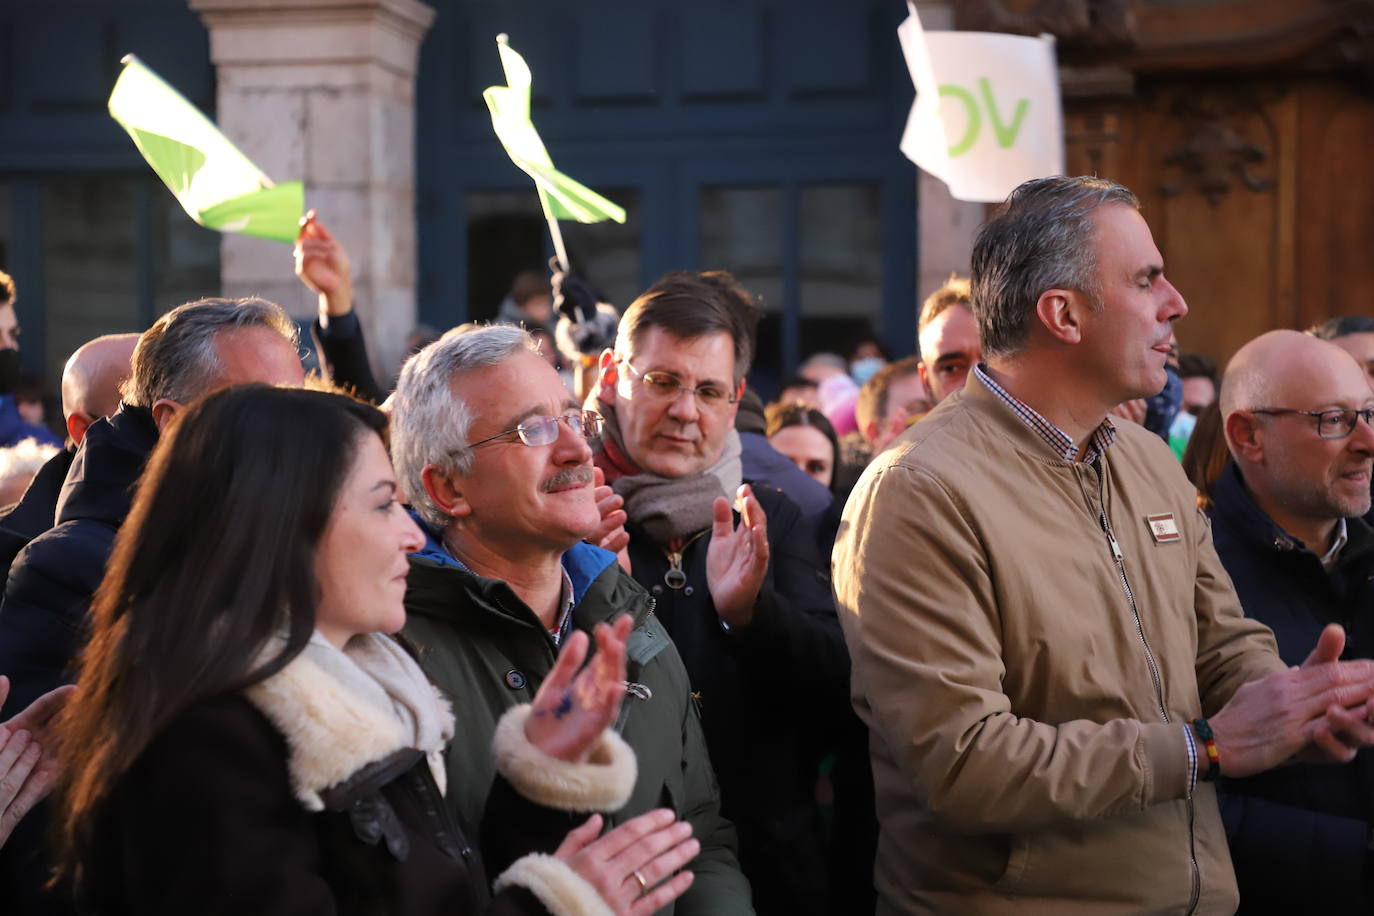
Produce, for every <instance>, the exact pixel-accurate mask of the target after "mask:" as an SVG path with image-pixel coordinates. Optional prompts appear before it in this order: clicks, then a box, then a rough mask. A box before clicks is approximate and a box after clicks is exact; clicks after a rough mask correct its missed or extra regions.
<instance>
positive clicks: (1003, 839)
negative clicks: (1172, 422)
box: [834, 178, 1374, 914]
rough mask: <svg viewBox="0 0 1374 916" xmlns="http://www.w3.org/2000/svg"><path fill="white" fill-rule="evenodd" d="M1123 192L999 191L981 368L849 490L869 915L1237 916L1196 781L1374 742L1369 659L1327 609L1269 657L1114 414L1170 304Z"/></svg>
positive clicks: (843, 535) (1266, 638) (1153, 359)
mask: <svg viewBox="0 0 1374 916" xmlns="http://www.w3.org/2000/svg"><path fill="white" fill-rule="evenodd" d="M1137 208H1138V203H1137V201H1136V198H1135V196H1134V195H1133V194H1132V193H1131V192H1130V191H1129V190H1127V189H1126V188H1124V187H1121V186H1120V185H1117V184H1114V183H1112V182H1110V181H1105V180H1102V179H1097V178H1048V179H1040V180H1036V181H1032V182H1028V183H1026V184H1024V185H1022V186H1021V187H1020V188H1018V189H1017V190H1016V191H1014V192H1013V193H1012V195H1011V197H1010V198H1009V199H1008V201H1007V203H1006V204H1005V205H1004V207H1003V208H1002V209H1001V210H1000V211H999V213H998V214H997V215H996V216H995V217H994V218H993V219H992V220H991V221H990V222H989V223H988V225H987V226H985V227H984V229H983V230H982V231H981V233H980V234H979V237H978V240H977V243H976V245H975V248H974V254H973V300H974V312H975V315H976V317H977V319H978V325H979V331H980V336H981V338H982V348H983V353H984V354H985V356H986V360H987V361H986V363H984V364H981V365H980V366H979V367H978V368H977V369H976V370H975V371H974V373H973V374H972V375H971V376H970V379H969V381H968V384H967V385H966V386H965V387H964V389H963V391H962V392H960V393H958V394H956V395H953V396H951V397H950V398H948V399H946V400H945V401H943V402H942V403H941V404H940V406H939V407H938V408H937V409H936V410H935V411H934V412H932V413H931V414H930V415H929V416H928V417H927V418H926V419H925V420H923V421H922V422H921V423H919V424H917V425H916V426H914V427H913V428H912V429H911V430H909V431H907V432H906V433H905V434H904V435H903V437H902V438H901V439H899V440H898V441H897V442H896V443H895V444H894V445H893V446H892V447H891V448H889V449H888V451H887V452H885V453H884V454H883V455H882V456H881V457H880V458H879V459H878V460H877V461H875V462H874V463H873V465H872V466H870V467H869V469H868V470H867V471H866V472H865V475H864V477H863V478H862V480H861V481H860V482H859V485H858V487H857V488H856V489H855V491H854V495H853V497H852V498H851V499H850V501H849V504H848V507H847V509H846V511H845V514H844V521H843V523H842V525H841V529H840V536H839V539H838V541H837V543H836V546H835V557H834V571H835V578H834V583H835V586H834V587H835V594H836V598H837V602H838V606H839V610H840V618H841V621H842V622H843V625H844V627H845V635H846V637H847V640H848V645H849V651H850V654H851V656H852V659H853V696H854V702H855V705H856V707H857V708H858V710H859V712H860V715H861V716H863V718H864V719H865V721H866V722H867V723H868V725H869V728H870V729H871V731H872V742H871V746H872V749H873V770H874V779H875V783H876V787H877V808H878V811H879V812H880V820H881V827H882V832H881V836H880V839H879V849H878V860H877V864H876V875H875V879H876V883H877V888H878V892H879V897H880V902H879V907H878V910H879V912H880V913H884V914H887V913H927V912H934V913H966V912H976V913H980V914H981V913H993V914H997V913H1008V914H1011V913H1015V914H1026V913H1054V914H1074V913H1085V914H1086V913H1091V914H1101V913H1142V912H1151V913H1194V912H1197V913H1230V912H1232V911H1234V910H1235V908H1236V905H1237V894H1236V884H1235V878H1234V875H1233V874H1232V871H1231V863H1230V860H1229V858H1228V855H1227V850H1226V838H1225V834H1224V832H1223V830H1222V826H1221V821H1220V818H1219V816H1218V813H1217V803H1216V793H1215V791H1214V788H1213V785H1212V780H1213V779H1215V778H1216V776H1217V775H1218V774H1219V773H1225V774H1226V775H1228V776H1232V775H1235V776H1240V775H1246V774H1250V773H1256V772H1260V771H1262V770H1265V769H1268V768H1270V767H1273V766H1276V765H1278V764H1280V763H1282V762H1284V761H1286V760H1288V759H1290V758H1292V757H1294V756H1295V755H1298V756H1301V757H1303V758H1305V759H1312V760H1332V761H1344V760H1348V759H1350V757H1351V756H1352V755H1353V754H1354V752H1355V749H1357V748H1358V747H1361V746H1364V745H1367V744H1370V743H1374V728H1371V727H1370V726H1369V725H1368V724H1367V721H1366V720H1367V718H1374V703H1371V702H1370V697H1371V694H1374V663H1370V662H1365V661H1360V662H1337V661H1336V659H1337V658H1338V657H1339V656H1340V653H1341V650H1342V648H1343V644H1344V634H1343V633H1342V632H1341V630H1340V628H1339V627H1331V628H1328V630H1327V631H1326V632H1324V633H1323V634H1322V637H1321V640H1320V641H1319V643H1318V645H1317V646H1316V647H1315V648H1314V649H1313V651H1312V654H1311V655H1310V656H1309V657H1308V659H1307V661H1306V662H1305V663H1304V665H1302V666H1300V667H1295V668H1287V667H1285V665H1284V664H1283V662H1282V661H1281V660H1280V659H1279V658H1278V656H1277V655H1276V654H1275V648H1274V640H1273V637H1272V635H1271V634H1270V632H1269V631H1268V630H1267V629H1266V628H1265V627H1263V626H1262V625H1260V624H1258V623H1256V622H1254V621H1251V620H1247V619H1246V618H1244V617H1243V616H1242V614H1241V612H1240V607H1239V604H1238V602H1237V600H1236V597H1235V593H1234V591H1233V590H1232V587H1231V583H1230V580H1229V579H1228V578H1227V576H1226V573H1225V572H1224V571H1223V570H1222V568H1221V565H1220V563H1219V562H1218V560H1217V556H1216V553H1215V551H1214V550H1213V549H1212V543H1211V537H1210V533H1209V530H1208V527H1207V523H1206V520H1205V519H1204V518H1203V517H1202V516H1200V515H1199V514H1198V513H1197V512H1196V509H1195V501H1194V492H1193V489H1192V487H1191V485H1190V484H1189V483H1188V481H1187V480H1186V479H1185V477H1184V476H1183V473H1182V471H1181V470H1180V468H1179V466H1178V463H1177V462H1176V461H1175V460H1174V458H1173V456H1172V453H1171V452H1170V451H1169V448H1168V446H1167V445H1166V444H1165V443H1164V442H1163V440H1161V439H1159V438H1158V437H1157V436H1154V435H1152V434H1151V433H1148V432H1147V431H1145V430H1144V429H1142V428H1140V427H1138V426H1135V425H1134V424H1130V423H1126V422H1119V423H1116V424H1113V423H1112V422H1111V421H1110V420H1108V419H1107V413H1108V411H1109V410H1110V408H1111V407H1113V406H1114V405H1116V404H1118V403H1120V402H1122V401H1125V400H1128V399H1131V398H1140V397H1145V396H1148V395H1152V394H1155V393H1156V392H1158V391H1159V390H1160V389H1162V388H1163V387H1164V384H1165V373H1164V363H1165V360H1166V358H1167V356H1168V349H1169V344H1168V342H1169V340H1170V338H1171V335H1172V322H1173V321H1175V320H1176V319H1178V318H1180V317H1182V316H1183V315H1184V314H1186V312H1187V306H1186V305H1185V304H1184V302H1183V299H1182V297H1181V296H1180V295H1179V294H1178V291H1177V290H1175V289H1174V287H1173V286H1172V285H1170V283H1169V282H1168V281H1167V280H1166V279H1165V278H1164V273H1163V260H1162V258H1161V257H1160V254H1159V252H1158V251H1157V250H1156V248H1155V245H1154V242H1153V240H1152V238H1151V236H1150V231H1149V228H1148V227H1147V226H1146V224H1145V221H1144V220H1143V219H1142V218H1141V216H1140V214H1139V213H1138V212H1137ZM1213 755H1215V756H1213ZM1213 760H1215V764H1213V763H1212V761H1213Z"/></svg>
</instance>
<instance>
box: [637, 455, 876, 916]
mask: <svg viewBox="0 0 1374 916" xmlns="http://www.w3.org/2000/svg"><path fill="white" fill-rule="evenodd" d="M750 483H754V482H753V481H750ZM754 495H755V496H756V497H757V498H758V500H759V505H760V506H761V507H762V508H763V511H764V513H765V514H766V515H767V517H768V547H769V551H770V560H769V564H768V572H767V575H766V577H765V578H764V582H763V586H762V588H760V590H759V597H758V600H757V602H756V603H755V606H754V619H753V621H752V622H751V623H750V624H749V626H747V627H744V628H741V629H740V630H738V631H735V632H728V633H727V632H726V631H725V630H723V629H722V628H721V625H720V618H719V617H718V616H717V614H716V610H715V605H714V604H713V602H712V600H711V593H710V589H709V586H708V584H707V579H706V555H707V550H708V548H709V545H710V541H711V529H710V528H707V529H705V530H704V531H702V532H701V533H700V534H699V535H698V536H697V537H696V538H695V539H694V540H692V541H690V542H689V543H688V544H687V545H686V546H684V547H683V548H682V553H681V556H682V561H681V562H682V567H681V568H682V571H683V573H685V574H686V579H685V582H684V583H682V585H683V587H682V588H672V587H670V586H669V585H667V584H666V583H667V580H666V579H665V575H666V573H667V572H668V570H669V566H670V561H669V557H668V554H667V553H666V552H665V551H664V549H663V548H662V547H661V546H659V545H657V544H655V543H654V541H653V539H652V538H651V537H650V536H649V534H648V533H647V532H645V531H644V530H642V529H640V528H638V527H637V526H635V525H634V524H633V523H631V524H627V525H626V526H625V529H626V531H628V532H629V534H630V547H629V552H630V565H631V569H632V570H633V576H634V578H635V579H636V580H637V581H638V582H639V583H640V584H641V585H643V586H644V587H645V588H647V589H648V590H649V592H650V594H652V595H653V596H654V598H655V600H656V601H657V609H656V611H655V613H656V614H657V615H658V618H659V619H660V620H661V621H662V622H663V625H664V626H665V627H666V628H667V630H668V633H669V635H670V636H672V638H673V643H674V644H675V645H676V646H677V650H678V653H679V654H680V655H681V656H682V661H683V663H684V664H685V665H686V666H687V673H688V675H689V676H690V677H691V682H692V689H693V690H694V691H695V696H696V699H697V701H698V703H699V706H700V709H701V718H702V725H703V727H704V730H705V733H706V747H707V749H708V750H709V751H710V754H711V763H712V765H713V766H714V767H715V770H716V775H717V777H718V778H719V779H720V796H721V813H722V814H723V815H725V817H727V818H729V819H730V820H732V821H734V822H735V825H736V827H737V828H738V829H739V840H740V864H741V866H742V867H743V869H744V873H745V875H746V876H748V878H749V882H750V884H751V885H753V889H754V908H755V909H756V910H757V911H758V913H759V914H760V916H771V914H774V913H786V914H788V916H809V914H819V913H824V912H826V911H827V908H828V906H829V901H828V899H827V895H828V893H829V887H828V885H829V884H830V881H831V880H832V879H833V878H835V877H836V874H835V873H836V872H837V871H839V869H838V868H832V867H831V866H832V864H833V863H832V860H831V859H830V857H829V852H828V850H827V849H826V836H825V830H824V828H823V825H822V824H821V822H820V819H819V816H818V809H817V805H816V803H815V784H816V772H817V766H818V764H819V761H820V760H821V758H822V757H824V756H825V755H826V754H828V753H829V752H831V751H834V750H836V749H837V748H842V747H844V746H845V745H846V744H853V743H854V742H855V741H856V740H857V741H858V743H859V744H860V745H861V746H862V745H864V744H865V743H866V734H865V733H864V731H863V727H862V724H861V723H858V721H857V718H856V717H855V716H854V713H853V711H852V709H851V708H850V705H849V653H848V652H847V651H846V650H845V646H844V637H843V635H842V634H841V632H840V624H839V620H838V619H837V618H836V616H835V605H834V602H833V600H832V599H831V596H830V564H829V563H827V562H825V561H823V560H822V559H821V558H820V557H819V556H818V555H817V552H816V543H815V539H814V532H813V531H812V530H811V529H809V528H807V527H806V525H805V524H804V523H803V521H802V517H801V511H800V510H799V509H798V508H797V505H796V503H794V502H793V501H792V500H791V499H789V498H788V497H787V496H786V495H784V494H783V493H781V492H779V491H777V490H774V489H772V488H769V487H765V486H758V485H756V486H755V487H754ZM738 519H739V516H738V515H736V516H735V521H736V523H738ZM864 763H865V766H864V768H863V769H864V772H868V769H867V766H866V763H867V761H866V760H865V761H864ZM860 775H862V774H860ZM870 779H871V775H870ZM864 805H867V806H868V809H867V811H856V810H855V809H856V808H859V807H862V806H864ZM871 806H872V785H871V782H870V783H869V784H868V786H867V791H866V797H865V793H864V792H863V791H862V790H861V791H860V793H859V798H858V799H856V800H855V801H854V802H851V803H849V804H844V805H842V804H841V803H840V802H839V801H838V800H837V803H836V811H837V814H838V813H839V810H840V809H841V807H844V808H845V814H846V816H848V815H849V814H851V813H854V814H856V818H857V820H858V821H859V822H860V824H859V829H858V830H857V832H856V834H855V836H854V839H852V840H849V841H847V842H846V847H847V848H846V849H845V850H842V852H847V851H850V850H854V849H861V847H864V846H867V845H868V844H869V842H870V841H871V837H870V835H869V828H870V827H871V824H869V823H868V822H869V821H870V820H871V818H872V809H871ZM860 854H861V855H864V853H863V852H861V853H860ZM866 857H867V863H866V868H865V872H866V874H865V878H864V881H863V885H862V886H861V887H860V888H859V892H864V891H866V890H868V889H871V888H872V863H873V857H872V852H871V849H869V851H868V852H867V853H866ZM841 881H843V878H841ZM845 896H846V898H847V899H848V900H849V901H851V903H853V902H854V901H855V900H856V896H855V893H854V892H853V891H852V890H851V891H846V892H845ZM863 908H864V904H863V903H858V904H857V905H851V907H850V908H849V909H848V910H841V912H854V913H857V912H862V911H863ZM868 909H869V911H870V912H871V911H872V905H871V902H870V903H869V905H868Z"/></svg>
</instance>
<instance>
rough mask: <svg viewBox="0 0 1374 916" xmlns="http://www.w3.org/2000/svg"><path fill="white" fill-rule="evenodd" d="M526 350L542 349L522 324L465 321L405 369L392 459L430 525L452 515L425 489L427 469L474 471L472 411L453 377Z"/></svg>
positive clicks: (396, 402)
mask: <svg viewBox="0 0 1374 916" xmlns="http://www.w3.org/2000/svg"><path fill="white" fill-rule="evenodd" d="M522 349H523V350H529V351H530V352H532V353H536V354H537V353H538V352H539V344H537V343H536V342H535V341H534V338H532V337H530V335H529V333H528V332H527V331H525V330H524V329H523V328H518V327H514V326H512V325H485V326H484V325H476V324H465V325H461V326H459V327H456V328H454V329H453V330H451V331H448V332H447V333H445V334H444V336H443V337H440V338H439V339H438V340H436V341H435V342H434V343H432V344H430V345H429V346H427V347H425V348H424V349H423V350H421V351H419V352H418V353H416V354H415V355H414V356H412V357H411V358H410V359H408V360H406V364H405V365H404V366H403V367H402V368H401V377H400V378H399V379H398V380H397V382H396V393H395V394H394V395H392V399H391V460H392V462H393V463H394V464H395V465H396V476H397V477H399V478H400V480H401V486H402V487H404V488H405V491H406V496H408V497H409V498H410V505H411V507H412V508H413V509H414V510H415V511H416V512H418V513H419V514H420V517H421V518H422V519H424V520H425V522H426V523H427V524H428V525H430V526H431V527H433V528H436V529H443V528H444V527H445V526H447V525H448V523H449V521H450V517H449V515H448V513H446V512H444V510H442V509H440V508H439V507H438V506H437V505H436V504H435V503H434V501H433V500H432V499H430V498H429V493H427V492H426V491H425V482H424V478H423V474H424V470H425V468H426V467H427V466H428V465H431V464H432V465H435V466H436V467H438V468H439V469H440V470H441V471H443V472H444V473H446V474H467V473H469V472H470V471H471V470H472V449H470V448H468V445H467V442H468V430H469V428H471V426H472V420H473V416H472V410H471V408H469V407H468V405H467V404H466V403H465V402H464V401H463V399H462V398H460V397H457V396H456V395H455V394H454V393H453V380H454V378H456V377H457V376H459V375H462V374H463V373H466V372H471V371H473V370H474V369H485V368H487V367H489V366H495V365H499V364H500V363H503V362H505V361H506V360H507V359H509V358H510V357H511V355H512V354H514V353H516V352H517V351H519V350H522Z"/></svg>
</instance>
